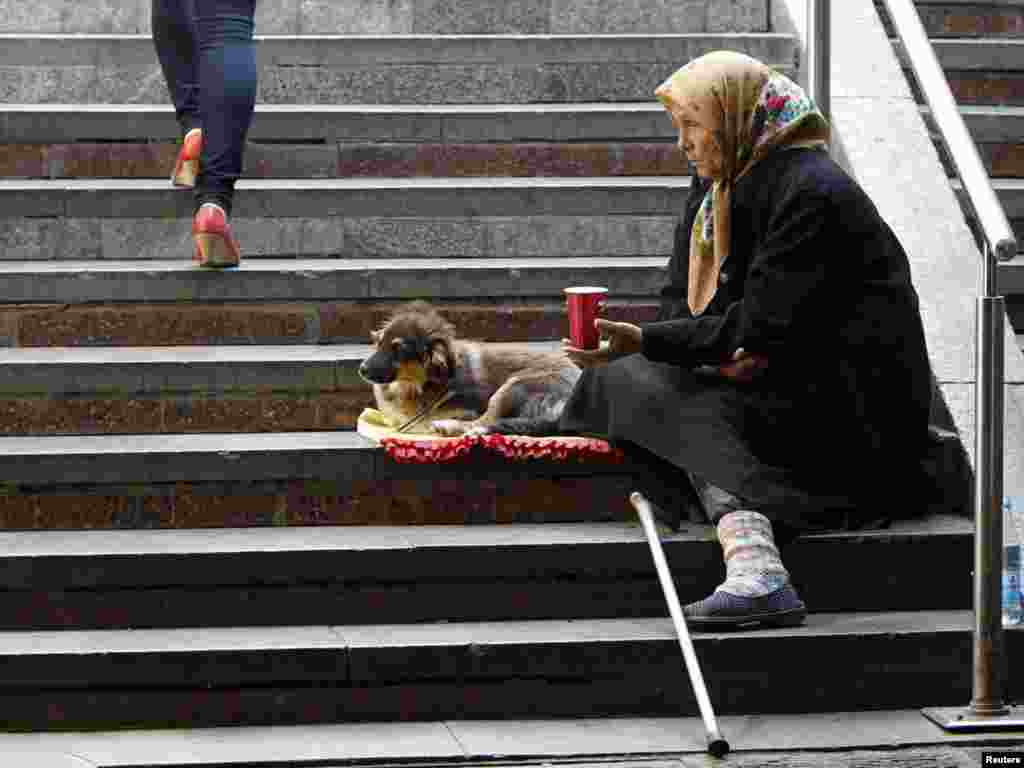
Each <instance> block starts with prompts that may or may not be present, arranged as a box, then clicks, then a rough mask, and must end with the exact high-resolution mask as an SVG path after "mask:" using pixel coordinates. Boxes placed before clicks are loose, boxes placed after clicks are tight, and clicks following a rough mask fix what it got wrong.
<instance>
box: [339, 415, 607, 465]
mask: <svg viewBox="0 0 1024 768" xmlns="http://www.w3.org/2000/svg"><path fill="white" fill-rule="evenodd" d="M356 430H357V431H358V432H359V434H361V435H363V436H364V437H366V438H369V439H370V440H373V441H374V442H375V443H377V444H378V445H380V446H381V447H382V448H383V449H384V451H385V452H386V453H387V454H388V455H389V456H390V457H391V458H393V459H394V460H395V461H399V462H403V463H411V464H439V463H444V462H449V461H456V460H458V459H460V458H462V457H464V456H468V455H469V454H470V453H472V452H473V451H474V450H475V449H480V450H486V451H491V452H492V453H496V454H498V455H499V456H503V457H504V458H506V459H513V460H526V459H550V460H554V461H583V460H586V459H595V458H600V459H604V460H606V461H622V458H623V454H622V451H621V450H619V449H618V448H613V447H612V446H611V445H609V444H608V443H607V442H606V441H605V440H598V439H597V438H592V437H568V436H567V437H526V436H524V435H465V436H463V437H440V436H435V435H427V434H397V433H396V432H395V430H394V428H393V427H389V426H385V424H384V423H383V417H382V415H381V414H380V413H379V412H378V411H377V410H375V409H373V408H367V409H366V410H364V411H363V413H362V414H360V416H359V421H358V422H357V425H356Z"/></svg>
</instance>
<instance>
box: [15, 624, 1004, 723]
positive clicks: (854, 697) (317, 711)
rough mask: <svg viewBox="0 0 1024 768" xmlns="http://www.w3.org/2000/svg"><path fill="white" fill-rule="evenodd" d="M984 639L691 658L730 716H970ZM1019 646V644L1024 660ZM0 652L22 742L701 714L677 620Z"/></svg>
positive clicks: (890, 630)
mask: <svg viewBox="0 0 1024 768" xmlns="http://www.w3.org/2000/svg"><path fill="white" fill-rule="evenodd" d="M971 623H972V621H971V613H970V611H915V612H909V613H896V612H890V613H882V614H866V613H855V614H842V613H832V614H824V613H823V614H812V615H811V616H809V617H808V620H807V624H806V625H805V626H802V627H797V628H791V629H782V630H760V631H756V632H736V633H731V634H725V633H707V634H703V633H695V634H694V642H695V646H696V649H697V653H698V656H699V658H700V661H701V664H702V666H703V667H704V668H705V669H709V670H711V669H714V670H715V676H714V678H713V685H712V686H711V689H710V691H709V693H710V695H711V700H712V703H713V705H714V706H715V709H716V712H717V713H719V714H722V715H726V714H742V713H746V714H749V713H755V712H756V713H764V714H770V713H785V712H808V711H812V712H813V711H836V710H844V709H849V710H855V709H892V708H906V707H920V706H936V705H938V706H941V705H945V706H956V705H958V704H960V703H962V701H963V700H964V699H965V698H966V697H967V696H968V695H969V692H970V683H971V674H970V664H969V658H970V648H971V641H972V635H971ZM15 635H16V637H15ZM1022 644H1024V632H1019V631H1011V632H1007V633H1006V645H1007V652H1008V654H1009V655H1010V656H1011V657H1013V655H1014V654H1015V653H1017V652H1018V651H1019V650H1020V649H1021V647H1022ZM0 647H2V648H3V650H4V652H3V654H2V655H0V659H3V661H4V662H5V663H4V665H3V668H4V672H5V675H4V682H5V683H6V685H5V686H4V688H3V689H2V693H0V710H2V711H3V712H4V715H5V717H4V720H5V724H6V725H7V728H8V729H9V730H15V729H23V728H26V727H30V728H33V729H35V730H46V729H71V728H76V727H79V728H80V727H82V726H84V725H86V724H87V725H88V726H89V727H91V728H109V727H115V726H129V727H140V726H141V727H145V726H146V725H153V724H156V723H159V724H160V725H162V726H164V727H181V726H183V725H187V726H189V727H195V726H196V725H219V724H225V723H226V722H231V723H234V724H237V725H244V724H254V725H255V724H266V723H268V722H274V723H277V724H289V723H297V722H338V721H339V720H342V719H347V720H349V721H354V720H358V721H372V720H386V721H394V720H396V719H401V720H438V719H448V718H453V717H458V718H460V719H464V718H470V719H473V718H493V717H499V716H502V715H504V716H506V717H524V716H527V717H529V716H533V717H538V716H569V715H575V716H602V715H612V714H615V715H632V714H666V713H674V714H694V713H695V712H696V707H695V703H694V701H693V697H692V694H691V691H690V686H689V684H688V681H687V676H686V672H685V669H684V668H683V665H682V664H681V663H680V659H679V650H678V642H677V639H676V637H675V633H674V631H673V628H672V624H671V621H670V620H669V619H668V618H659V619H627V620H614V619H613V620H583V621H540V622H494V623H489V622H481V623H472V624H470V623H456V624H437V625H376V626H364V627H322V626H309V627H297V628H287V629H284V628H282V629H280V630H272V629H267V628H235V629H229V630H225V629H221V630H217V629H195V628H193V629H185V630H135V631H106V632H96V631H84V632H75V631H69V632H53V633H42V632H18V633H0ZM766 657H768V658H772V659H773V661H774V663H773V664H771V665H765V664H764V661H763V659H764V658H766ZM955 659H962V660H963V662H962V664H960V665H955V664H954V663H952V660H955ZM794 669H799V674H794V673H793V670H794ZM751 679H757V680H758V681H759V685H757V686H753V687H752V686H751V685H750V680H751ZM44 701H45V702H46V706H42V704H43V702H44ZM186 702H191V704H190V705H189V704H186ZM240 705H241V706H240ZM226 718H231V719H230V720H226Z"/></svg>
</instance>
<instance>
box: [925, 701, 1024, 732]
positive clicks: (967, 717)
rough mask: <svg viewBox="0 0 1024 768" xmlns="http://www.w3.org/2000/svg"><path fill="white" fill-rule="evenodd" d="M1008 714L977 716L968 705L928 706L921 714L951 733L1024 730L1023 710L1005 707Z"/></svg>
mask: <svg viewBox="0 0 1024 768" xmlns="http://www.w3.org/2000/svg"><path fill="white" fill-rule="evenodd" d="M1007 709H1008V710H1009V714H1006V715H997V716H995V717H979V716H977V715H975V714H973V713H972V712H971V709H970V707H929V708H928V709H922V710H921V714H922V715H924V716H925V717H927V718H928V719H929V720H931V721H932V722H933V723H935V724H936V725H937V726H939V727H940V728H942V729H943V730H944V731H950V732H951V733H968V732H971V733H979V732H981V731H1022V732H1024V711H1022V709H1021V708H1020V707H1013V706H1010V707H1007Z"/></svg>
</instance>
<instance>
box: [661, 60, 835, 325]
mask: <svg viewBox="0 0 1024 768" xmlns="http://www.w3.org/2000/svg"><path fill="white" fill-rule="evenodd" d="M654 95H655V96H656V97H657V98H658V100H659V101H661V103H662V104H663V105H664V106H665V108H666V109H668V110H669V111H671V112H673V113H675V114H676V115H679V116H680V117H685V118H687V119H690V120H692V121H694V122H696V123H697V124H698V125H701V126H703V127H704V128H708V129H710V130H712V131H714V132H715V135H716V136H717V138H718V141H719V143H720V145H721V147H722V151H723V155H724V157H723V164H722V175H721V178H718V179H714V180H713V183H712V185H711V188H710V189H709V190H708V193H707V195H706V196H705V197H704V202H703V203H702V204H701V207H700V210H699V211H698V213H697V218H696V220H695V221H694V225H693V231H692V232H691V234H690V265H689V266H690V270H689V290H688V295H687V301H688V303H689V305H690V310H691V311H692V312H693V313H694V314H695V315H699V314H700V313H701V312H703V311H704V310H705V309H706V308H707V305H708V304H709V303H710V302H711V299H712V298H713V297H714V295H715V291H716V290H717V287H718V273H719V270H720V269H721V266H722V264H723V263H724V262H725V260H726V259H727V258H728V257H729V242H730V241H729V234H730V226H729V212H730V202H731V195H732V188H733V186H734V185H735V183H736V181H737V180H738V179H740V178H741V177H742V176H743V175H744V174H745V173H746V172H747V171H749V170H750V169H751V168H753V167H754V165H756V164H757V163H758V162H759V161H761V160H762V159H763V158H764V157H765V156H767V155H768V154H770V153H772V152H774V151H776V150H780V149H791V148H794V147H821V148H827V146H828V141H829V138H830V129H829V125H828V122H827V121H826V120H825V117H824V116H823V115H822V114H821V112H819V111H818V108H817V107H816V106H815V104H814V102H813V101H812V100H811V99H810V97H808V96H807V94H806V93H804V91H803V89H802V88H800V86H798V85H797V84H796V83H794V82H793V81H792V80H790V79H789V78H788V77H786V76H785V75H782V74H780V73H778V72H776V71H775V70H773V69H771V68H770V67H768V66H767V65H765V64H762V63H761V62H760V61H758V60H757V59H752V58H750V57H749V56H745V55H744V54H742V53H735V52H733V51H715V52H713V53H708V54H706V55H704V56H701V57H700V58H697V59H694V60H693V61H691V62H690V63H689V64H687V65H686V66H685V67H683V68H681V69H679V70H678V71H676V72H675V74H673V75H672V76H671V77H669V78H668V79H667V80H666V81H665V82H664V83H662V84H661V85H660V86H658V89H657V90H656V91H655V92H654Z"/></svg>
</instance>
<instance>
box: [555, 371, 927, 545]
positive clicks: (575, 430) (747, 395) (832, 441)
mask: <svg viewBox="0 0 1024 768" xmlns="http://www.w3.org/2000/svg"><path fill="white" fill-rule="evenodd" d="M833 404H834V403H833ZM830 410H831V408H830V407H827V406H825V405H823V401H822V402H816V401H815V400H814V398H813V397H810V398H807V397H805V398H802V399H801V401H800V402H797V401H796V400H795V399H794V398H792V397H785V396H782V395H780V394H778V392H777V391H774V390H772V389H770V388H766V387H765V386H763V385H758V386H752V385H743V384H735V383H733V382H730V381H729V380H727V379H723V378H722V377H720V376H717V375H714V374H711V375H708V374H703V373H700V372H696V371H693V370H690V369H687V368H681V367H679V366H674V365H668V364H664V363H654V362H651V361H650V360H648V359H647V358H645V357H644V356H643V355H639V354H637V355H630V356H628V357H625V358H621V359H619V360H616V361H614V362H612V363H609V364H607V365H602V366H595V367H592V368H589V369H587V370H585V371H584V373H583V375H582V376H581V377H580V379H579V381H578V383H577V385H576V388H575V390H574V391H573V395H572V397H571V399H570V401H569V403H568V404H567V405H566V408H565V411H564V412H563V414H562V417H561V420H560V422H559V429H560V431H561V432H562V433H563V434H583V435H590V436H596V437H603V438H605V439H608V440H609V441H610V442H612V443H613V444H616V445H621V446H623V447H626V448H627V452H628V451H629V449H630V447H632V446H635V447H638V449H639V450H638V451H633V454H634V455H641V456H642V455H644V454H645V453H649V454H651V455H653V456H654V457H657V458H656V459H655V462H654V463H655V464H658V463H660V464H661V465H662V469H664V468H665V467H671V468H674V469H677V470H681V471H674V472H664V471H662V472H660V473H659V474H660V475H661V477H662V478H663V481H664V482H665V483H666V484H669V485H671V486H679V485H680V484H681V483H683V482H685V478H689V479H690V480H691V482H692V484H693V486H694V487H695V488H696V491H697V493H698V495H699V497H700V498H701V499H702V500H704V501H705V504H704V506H705V512H706V513H707V515H708V517H709V519H710V520H711V522H717V518H718V517H720V516H721V514H723V513H724V512H727V511H732V509H734V508H743V509H752V510H756V511H758V512H760V513H762V514H763V515H765V516H766V517H768V518H769V519H770V520H771V521H772V522H773V524H778V525H781V526H784V527H788V528H790V529H792V530H795V531H812V530H828V529H850V528H858V527H863V526H864V525H866V524H868V523H869V522H874V521H878V520H880V519H892V518H893V517H900V516H910V515H911V512H912V510H913V509H914V507H913V504H912V503H906V501H907V500H904V501H903V502H900V501H897V500H896V499H895V498H894V495H893V494H894V487H893V481H894V479H896V482H897V486H896V487H897V488H899V487H908V488H909V486H908V485H905V484H906V483H908V482H909V478H908V476H907V474H906V466H907V465H906V464H905V463H903V464H901V465H900V468H897V467H896V466H894V465H893V464H892V463H891V462H886V461H885V460H884V458H883V457H879V456H877V455H876V456H871V455H868V452H858V451H857V450H856V446H857V445H859V444H861V443H862V441H860V440H859V436H858V435H856V434H849V429H848V428H846V429H845V430H844V429H843V428H841V427H837V426H836V423H837V422H836V419H835V418H830V413H829V411H830ZM831 416H834V412H833V413H832V414H831ZM858 453H860V455H858ZM654 471H655V472H657V471H658V470H657V469H655V470H654ZM901 483H902V484H904V485H901ZM708 487H710V488H711V491H712V495H711V497H710V498H713V497H714V496H715V494H717V496H718V498H719V499H720V500H722V502H723V503H721V504H718V505H716V506H715V508H714V509H707V506H708V504H707V503H706V502H707V499H708V498H709V496H708V493H707V489H708ZM722 492H724V493H722ZM872 493H876V494H885V496H886V499H887V500H889V501H892V502H894V503H892V504H886V505H885V507H884V509H882V508H880V506H879V505H878V504H871V503H870V499H871V496H872ZM687 494H688V491H687V489H679V488H675V492H674V497H675V498H679V499H685V498H686V497H687ZM672 496H673V494H668V495H665V497H666V498H669V497H672ZM917 508H918V509H919V508H920V505H918V507H917ZM683 514H684V515H685V513H683ZM917 514H920V512H917Z"/></svg>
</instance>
